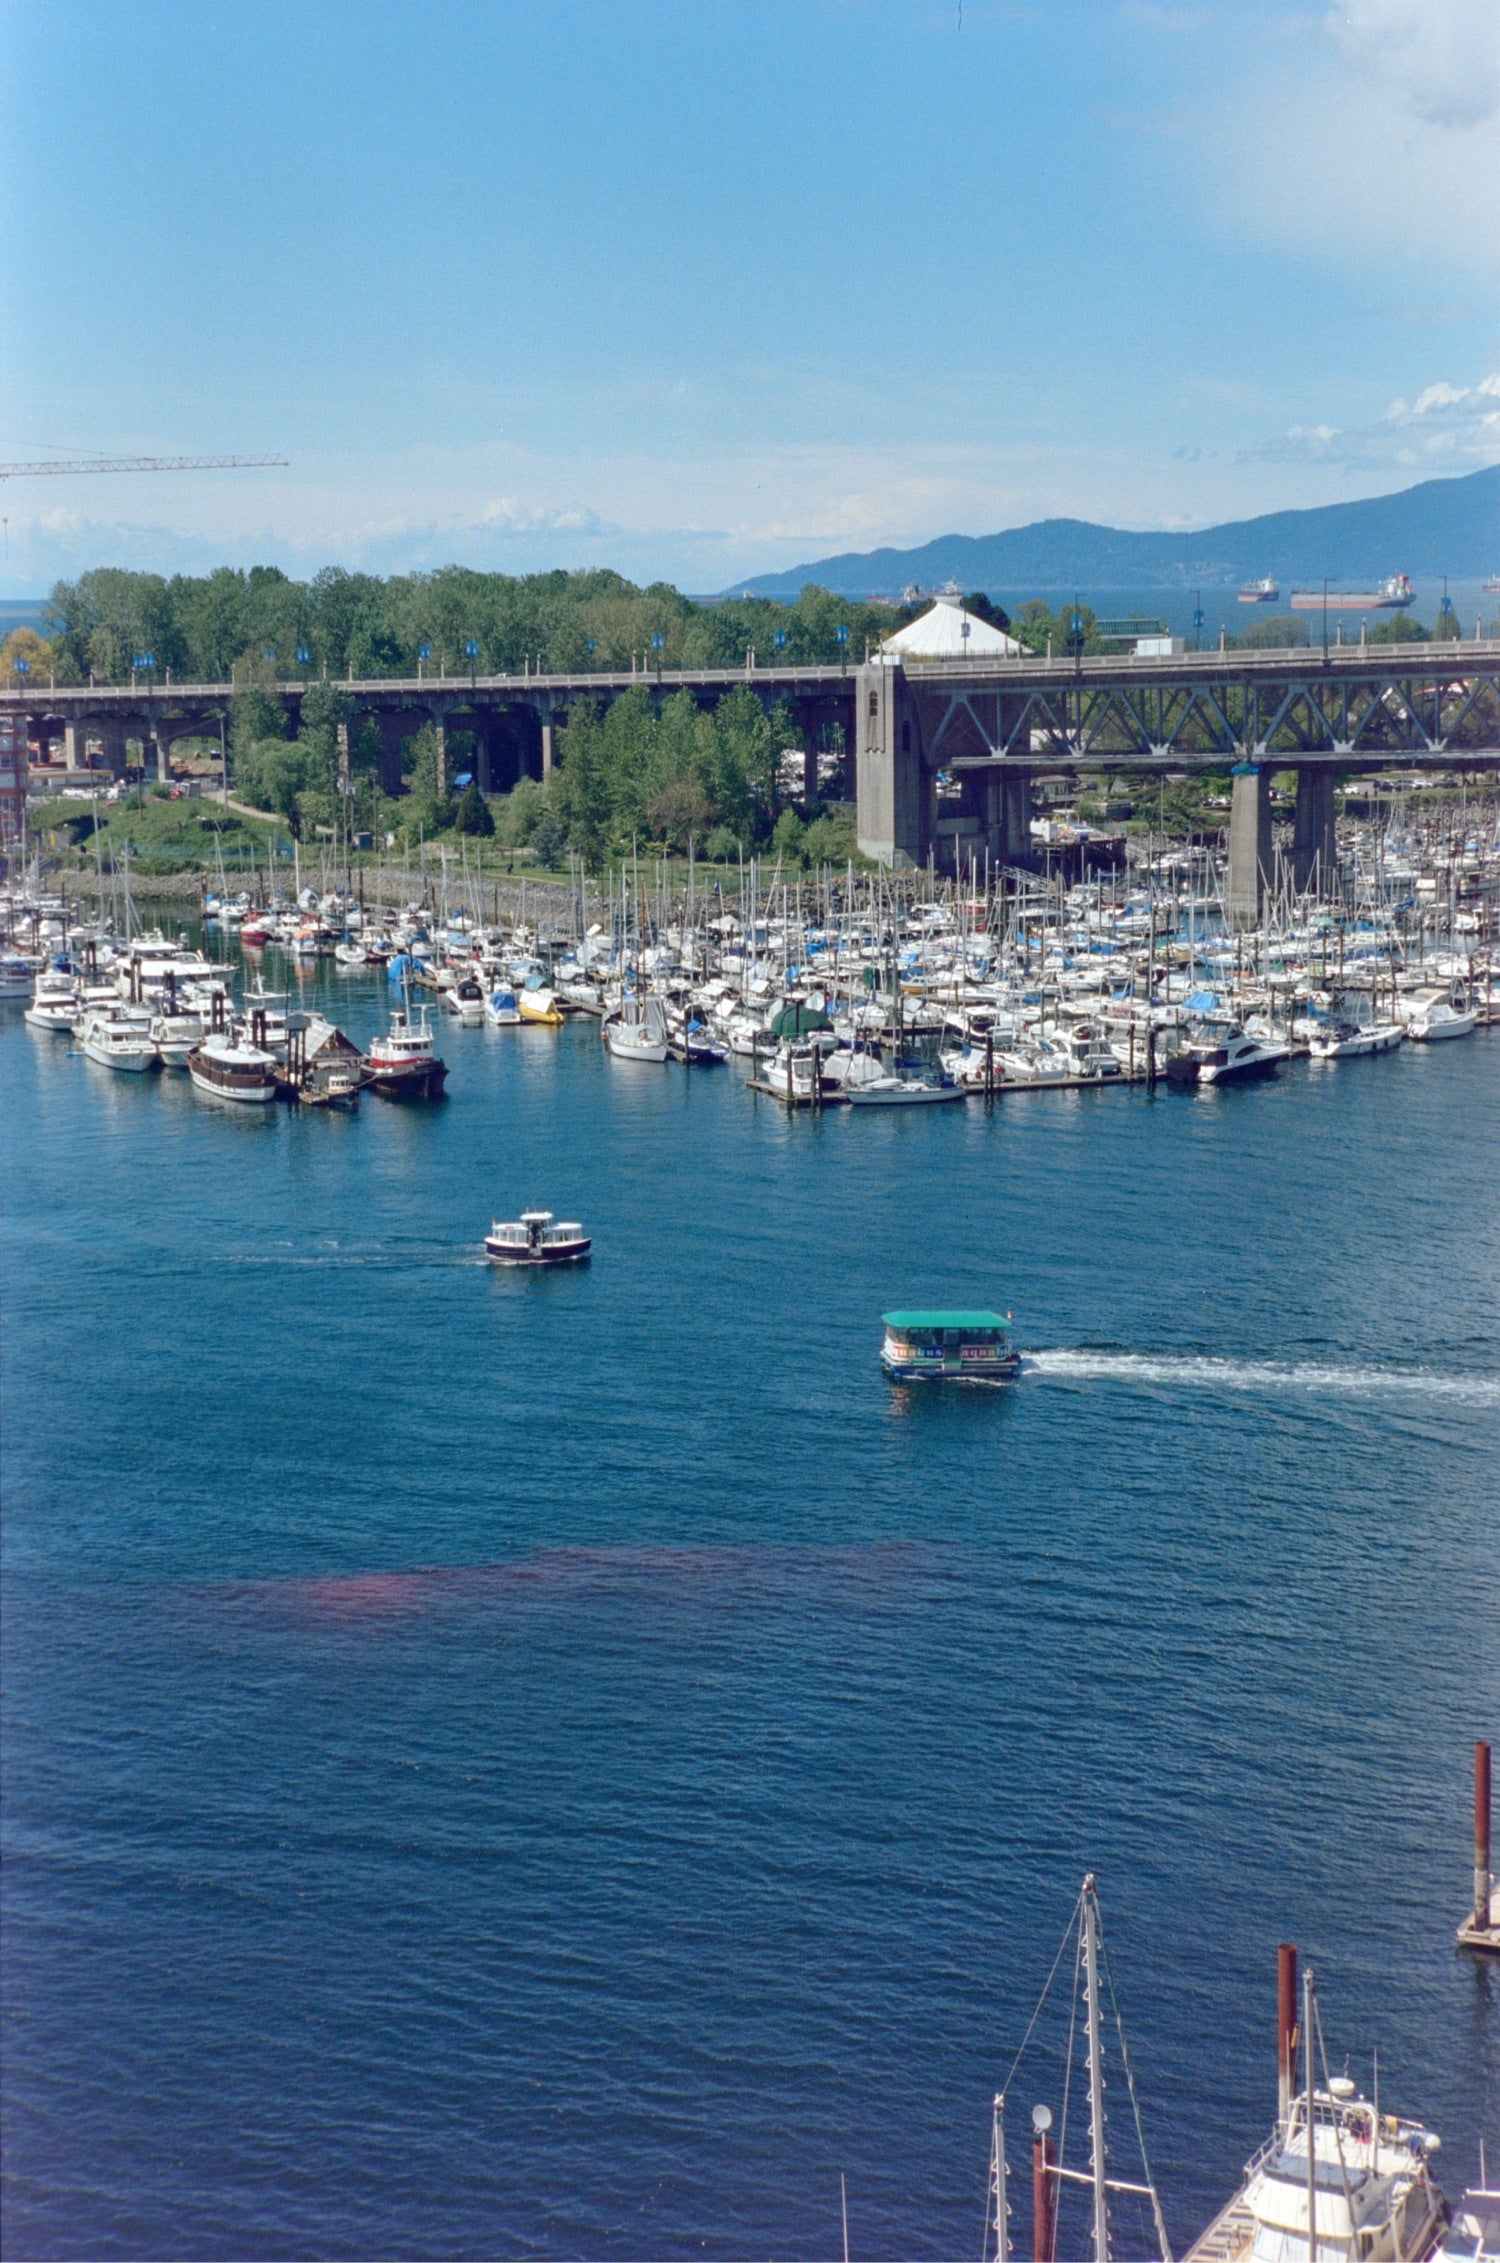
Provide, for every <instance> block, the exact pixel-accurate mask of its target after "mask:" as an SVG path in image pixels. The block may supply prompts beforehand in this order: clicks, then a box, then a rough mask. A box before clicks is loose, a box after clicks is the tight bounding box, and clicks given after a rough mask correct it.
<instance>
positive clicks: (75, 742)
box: [63, 717, 98, 770]
mask: <svg viewBox="0 0 1500 2263" xmlns="http://www.w3.org/2000/svg"><path fill="white" fill-rule="evenodd" d="M97 735H98V734H97V733H96V734H95V736H97ZM88 742H89V729H88V725H87V724H86V723H82V722H79V721H78V720H77V719H76V718H74V717H70V718H69V719H68V721H67V722H65V723H64V725H63V753H64V758H65V760H66V762H67V765H68V768H69V769H70V770H82V769H84V768H86V767H87V764H88V759H89V744H88Z"/></svg>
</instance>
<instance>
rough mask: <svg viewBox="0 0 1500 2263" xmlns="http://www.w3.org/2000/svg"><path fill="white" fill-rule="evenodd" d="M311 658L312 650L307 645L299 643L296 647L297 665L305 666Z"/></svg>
mask: <svg viewBox="0 0 1500 2263" xmlns="http://www.w3.org/2000/svg"><path fill="white" fill-rule="evenodd" d="M311 658H312V652H311V650H310V649H309V647H308V646H307V645H305V644H299V645H298V647H297V660H298V664H299V666H301V667H303V668H305V667H306V666H307V664H308V662H309V661H310V660H311Z"/></svg>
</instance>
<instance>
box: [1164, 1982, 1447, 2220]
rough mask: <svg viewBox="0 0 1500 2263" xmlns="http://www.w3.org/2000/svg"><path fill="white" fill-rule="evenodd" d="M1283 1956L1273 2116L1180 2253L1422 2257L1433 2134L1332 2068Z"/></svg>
mask: <svg viewBox="0 0 1500 2263" xmlns="http://www.w3.org/2000/svg"><path fill="white" fill-rule="evenodd" d="M1280 1958H1281V1986H1280V1989H1279V2021H1278V2024H1279V2031H1280V2099H1279V2106H1278V2113H1277V2119H1276V2126H1275V2128H1274V2129H1273V2130H1272V2132H1271V2135H1270V2137H1269V2138H1268V2139H1267V2140H1266V2143H1265V2144H1264V2145H1263V2146H1261V2148H1260V2150H1259V2151H1258V2152H1257V2153H1256V2154H1254V2155H1253V2157H1252V2158H1251V2160H1250V2161H1249V2162H1248V2163H1247V2165H1246V2168H1245V2174H1244V2181H1243V2183H1242V2184H1241V2186H1240V2189H1239V2191H1238V2192H1237V2193H1236V2194H1235V2195H1234V2197H1233V2199H1232V2200H1230V2201H1229V2203H1228V2205H1227V2206H1226V2207H1224V2208H1223V2209H1221V2210H1220V2212H1219V2214H1218V2215H1217V2216H1216V2217H1215V2219H1214V2221H1213V2222H1212V2224H1210V2225H1209V2227H1208V2229H1207V2231H1206V2232H1204V2234H1203V2236H1202V2237H1201V2239H1199V2240H1198V2241H1197V2242H1196V2243H1195V2245H1194V2246H1193V2247H1192V2248H1191V2249H1190V2250H1189V2252H1188V2254H1187V2256H1186V2257H1185V2258H1184V2263H1311V2259H1312V2258H1314V2257H1315V2258H1316V2263H1421V2259H1423V2258H1426V2257H1428V2256H1431V2255H1432V2254H1433V2252H1434V2250H1435V2249H1436V2247H1437V2244H1438V2242H1439V2240H1440V2239H1441V2238H1442V2236H1443V2231H1444V2228H1445V2226H1446V2224H1447V2221H1448V2207H1447V2203H1446V2201H1445V2200H1444V2198H1443V2194H1442V2191H1441V2189H1440V2188H1439V2186H1438V2184H1437V2182H1436V2180H1435V2178H1434V2176H1433V2173H1432V2161H1433V2159H1434V2157H1435V2155H1436V2154H1437V2152H1438V2150H1439V2146H1440V2144H1441V2140H1440V2139H1439V2138H1438V2136H1437V2135H1436V2133H1435V2132H1434V2131H1432V2130H1430V2129H1428V2128H1427V2127H1426V2126H1425V2125H1424V2124H1423V2123H1421V2122H1417V2121H1409V2120H1406V2119H1405V2118H1403V2117H1402V2116H1401V2115H1399V2114H1393V2113H1390V2112H1389V2111H1388V2110H1386V2108H1385V2107H1384V2106H1383V2105H1382V2103H1381V2101H1380V2099H1379V2098H1378V2097H1375V2098H1365V2097H1363V2096H1361V2094H1360V2092H1359V2090H1358V2088H1357V2086H1356V2084H1355V2083H1354V2082H1353V2081H1352V2080H1351V2079H1350V2077H1349V2076H1348V2075H1344V2074H1339V2075H1334V2076H1332V2077H1331V2078H1330V2076H1329V2073H1328V2066H1327V2051H1326V2049H1325V2048H1324V2046H1323V2031H1322V2024H1321V2020H1320V2017H1319V2013H1318V2004H1317V1996H1316V1992H1315V1990H1314V1987H1313V1978H1312V1974H1311V1973H1310V1972H1305V1973H1304V1975H1303V1984H1302V2008H1301V2019H1300V2021H1299V2020H1298V2017H1297V2011H1298V2006H1297V1981H1296V1951H1295V1950H1294V1949H1291V1948H1289V1947H1284V1948H1283V1949H1282V1950H1281V1952H1280ZM1299 2054H1300V2056H1301V2058H1302V2062H1303V2081H1302V2087H1301V2088H1300V2090H1299V2089H1298V2088H1297V2087H1296V2083H1297V2060H1298V2056H1299ZM1319 2065H1321V2071H1322V2082H1321V2085H1320V2083H1319V2081H1318V2079H1317V2070H1318V2067H1319ZM1460 2252H1466V2253H1472V2252H1473V2251H1472V2250H1461V2251H1460Z"/></svg>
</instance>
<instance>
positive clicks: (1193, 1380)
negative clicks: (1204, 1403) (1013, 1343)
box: [1022, 1348, 1500, 1406]
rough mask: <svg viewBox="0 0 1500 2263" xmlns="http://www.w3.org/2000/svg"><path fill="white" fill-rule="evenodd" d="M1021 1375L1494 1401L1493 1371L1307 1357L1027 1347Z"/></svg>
mask: <svg viewBox="0 0 1500 2263" xmlns="http://www.w3.org/2000/svg"><path fill="white" fill-rule="evenodd" d="M1022 1372H1023V1373H1024V1374H1027V1375H1036V1376H1039V1377H1040V1378H1041V1379H1042V1381H1043V1382H1054V1383H1126V1384H1148V1385H1156V1386H1158V1387H1163V1388H1166V1389H1169V1390H1172V1389H1177V1390H1199V1391H1253V1392H1255V1393H1257V1394H1261V1395H1263V1394H1265V1393H1267V1392H1272V1391H1309V1392H1340V1393H1343V1394H1346V1395H1348V1396H1350V1397H1367V1398H1375V1397H1380V1398H1387V1397H1389V1396H1390V1395H1391V1393H1392V1392H1398V1391H1399V1392H1402V1393H1405V1394H1409V1395H1411V1396H1413V1397H1416V1398H1429V1399H1431V1398H1442V1399H1463V1400H1467V1401H1469V1402H1470V1403H1473V1404H1480V1405H1487V1406H1496V1405H1500V1375H1439V1374H1435V1373H1434V1372H1433V1371H1432V1370H1431V1369H1430V1368H1423V1367H1330V1366H1326V1365H1323V1364H1321V1363H1318V1362H1313V1361H1302V1360H1290V1361H1286V1362H1278V1361H1275V1360H1243V1359H1210V1358H1206V1357H1193V1356H1173V1355H1171V1354H1168V1353H1156V1352H1120V1351H1091V1350H1089V1349H1087V1348H1083V1349H1079V1350H1076V1351H1074V1350H1067V1349H1060V1350H1056V1351H1034V1352H1027V1353H1026V1354H1025V1355H1024V1358H1023V1362H1022Z"/></svg>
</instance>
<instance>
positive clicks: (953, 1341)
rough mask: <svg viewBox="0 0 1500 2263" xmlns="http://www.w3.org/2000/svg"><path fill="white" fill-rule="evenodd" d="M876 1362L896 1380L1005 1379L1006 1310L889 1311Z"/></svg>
mask: <svg viewBox="0 0 1500 2263" xmlns="http://www.w3.org/2000/svg"><path fill="white" fill-rule="evenodd" d="M884 1319H885V1341H884V1343H883V1344H882V1345H881V1347H880V1364H881V1366H882V1367H883V1368H884V1369H885V1371H886V1373H887V1375H889V1376H890V1378H891V1380H892V1382H895V1383H1009V1382H1012V1381H1013V1380H1014V1379H1015V1377H1016V1376H1017V1375H1019V1374H1020V1372H1021V1355H1020V1353H1019V1352H1018V1351H1016V1350H1015V1349H1014V1348H1013V1347H1012V1345H1011V1342H1010V1339H1009V1335H1008V1333H1007V1331H1008V1330H1009V1327H1010V1314H1009V1313H1008V1312H1003V1313H1002V1312H887V1313H886V1314H885V1315H884Z"/></svg>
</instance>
